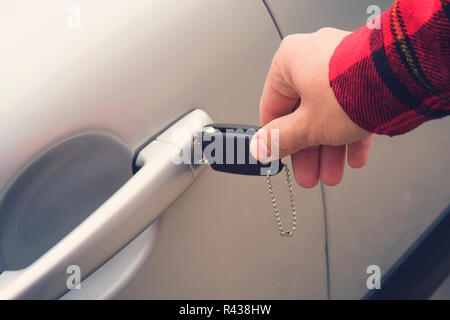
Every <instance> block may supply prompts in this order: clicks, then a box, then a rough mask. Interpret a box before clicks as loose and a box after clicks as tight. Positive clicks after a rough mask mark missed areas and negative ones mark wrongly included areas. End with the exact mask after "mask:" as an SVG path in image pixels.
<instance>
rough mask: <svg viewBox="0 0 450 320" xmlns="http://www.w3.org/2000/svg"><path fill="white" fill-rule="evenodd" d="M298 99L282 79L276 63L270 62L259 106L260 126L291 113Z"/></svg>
mask: <svg viewBox="0 0 450 320" xmlns="http://www.w3.org/2000/svg"><path fill="white" fill-rule="evenodd" d="M299 99H300V96H299V95H298V93H297V92H296V90H295V89H294V88H292V87H291V86H290V85H289V84H288V83H287V81H286V80H285V79H284V77H283V75H282V72H281V70H280V68H279V66H278V65H277V63H276V62H275V61H274V62H272V65H271V67H270V70H269V73H268V75H267V78H266V82H265V84H264V89H263V92H262V95H261V101H260V106H259V113H260V121H261V125H262V126H264V125H266V124H267V123H269V122H270V121H272V120H274V119H276V118H279V117H282V116H285V115H287V114H289V113H291V112H292V111H293V110H294V109H295V108H296V106H297V105H298V102H299Z"/></svg>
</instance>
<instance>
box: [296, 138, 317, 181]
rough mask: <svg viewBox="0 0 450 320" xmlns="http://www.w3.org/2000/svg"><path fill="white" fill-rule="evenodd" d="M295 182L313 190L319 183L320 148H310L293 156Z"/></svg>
mask: <svg viewBox="0 0 450 320" xmlns="http://www.w3.org/2000/svg"><path fill="white" fill-rule="evenodd" d="M291 161H292V168H293V171H294V177H295V181H297V184H298V185H299V186H301V187H303V188H312V187H314V186H315V185H316V184H317V183H318V182H319V163H320V147H319V146H315V147H309V148H306V149H303V150H300V151H298V152H296V153H294V154H293V155H292V156H291Z"/></svg>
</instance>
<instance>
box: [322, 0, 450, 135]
mask: <svg viewBox="0 0 450 320" xmlns="http://www.w3.org/2000/svg"><path fill="white" fill-rule="evenodd" d="M329 78H330V85H331V87H332V89H333V91H334V93H335V95H336V98H337V100H338V102H339V104H340V105H341V106H342V108H343V109H344V110H345V112H346V113H347V114H348V116H349V117H350V118H351V119H352V120H353V121H354V122H356V123H357V124H358V125H359V126H361V127H362V128H364V129H366V130H368V131H370V132H374V133H378V134H385V135H390V136H394V135H399V134H403V133H406V132H408V131H410V130H412V129H414V128H416V127H417V126H419V125H421V124H422V123H423V122H425V121H428V120H431V119H436V118H441V117H444V116H447V115H449V114H450V3H449V1H448V0H397V1H395V2H394V4H393V6H392V7H391V8H390V9H389V10H388V11H386V12H385V13H383V15H382V16H381V28H378V29H376V28H375V29H370V28H369V27H368V26H364V27H362V28H361V29H359V30H357V31H355V32H353V33H351V34H350V35H348V36H347V37H346V38H344V39H343V40H342V42H341V43H340V44H339V46H338V47H337V48H336V50H335V52H334V54H333V56H332V58H331V61H330V72H329Z"/></svg>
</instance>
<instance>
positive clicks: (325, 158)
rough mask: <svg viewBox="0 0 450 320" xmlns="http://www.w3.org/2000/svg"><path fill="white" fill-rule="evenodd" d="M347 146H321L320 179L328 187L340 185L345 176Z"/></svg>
mask: <svg viewBox="0 0 450 320" xmlns="http://www.w3.org/2000/svg"><path fill="white" fill-rule="evenodd" d="M345 151H346V146H345V145H343V146H338V147H334V146H321V149H320V179H321V180H322V181H323V183H325V184H326V185H328V186H335V185H337V184H339V183H340V182H341V180H342V176H343V175H344V165H345Z"/></svg>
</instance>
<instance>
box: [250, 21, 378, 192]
mask: <svg viewBox="0 0 450 320" xmlns="http://www.w3.org/2000/svg"><path fill="white" fill-rule="evenodd" d="M347 34H348V32H345V31H341V30H337V29H332V28H326V29H321V30H319V31H317V32H315V33H311V34H296V35H291V36H288V37H286V38H285V39H284V40H283V41H282V43H281V45H280V48H279V49H278V51H277V52H276V53H275V56H274V58H273V60H272V65H271V67H270V70H269V73H268V75H267V79H266V83H265V85H264V89H263V93H262V97H261V102H260V118H261V125H263V126H264V128H263V129H267V131H264V130H260V131H258V133H257V134H255V136H254V138H253V139H252V142H251V145H250V150H251V153H252V155H253V156H254V157H255V158H257V159H259V160H262V161H265V160H268V159H273V155H271V153H270V150H271V147H272V146H271V138H270V135H271V132H273V131H271V130H272V129H278V130H279V131H278V134H279V158H282V157H285V156H287V155H291V161H292V166H293V169H294V176H295V180H296V181H297V183H298V184H299V185H300V186H302V187H305V188H311V187H314V186H315V185H316V184H317V183H318V181H319V178H320V179H321V180H322V181H323V182H324V183H325V184H326V185H330V186H334V185H337V184H338V183H339V182H341V180H342V176H343V173H344V165H345V155H346V149H347V145H348V149H347V150H348V151H347V161H348V164H349V165H350V167H352V168H360V167H362V166H364V165H365V163H366V162H367V159H368V156H369V151H370V145H371V142H372V135H371V134H370V133H369V132H367V131H366V130H364V129H362V128H360V127H359V126H358V125H356V124H355V123H354V122H353V121H352V120H351V119H350V118H349V117H348V116H347V114H346V113H345V112H344V110H343V109H342V108H341V106H340V105H339V103H338V102H337V100H336V97H335V96H334V93H333V90H332V89H331V87H330V85H329V79H328V64H329V61H330V58H331V56H332V54H333V52H334V49H335V48H336V46H337V45H338V44H339V43H340V41H341V40H342V39H343V38H344V37H345V36H346V35H347ZM263 132H269V137H266V135H265V134H263ZM267 150H269V151H267ZM275 157H276V156H275Z"/></svg>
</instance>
